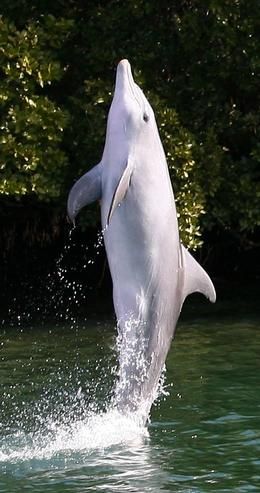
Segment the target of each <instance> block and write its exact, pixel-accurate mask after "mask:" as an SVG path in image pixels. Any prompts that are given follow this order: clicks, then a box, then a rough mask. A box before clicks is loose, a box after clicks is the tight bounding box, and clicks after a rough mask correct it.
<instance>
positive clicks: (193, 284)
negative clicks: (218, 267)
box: [180, 245, 216, 303]
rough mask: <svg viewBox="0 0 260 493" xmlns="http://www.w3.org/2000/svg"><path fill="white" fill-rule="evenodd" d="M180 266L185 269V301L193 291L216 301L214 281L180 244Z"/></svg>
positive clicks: (213, 301)
mask: <svg viewBox="0 0 260 493" xmlns="http://www.w3.org/2000/svg"><path fill="white" fill-rule="evenodd" d="M180 250H181V251H180V263H181V265H180V268H181V269H182V270H183V301H184V300H185V298H186V297H187V296H188V295H189V294H191V293H195V292H198V293H201V294H204V296H206V298H208V299H209V300H210V301H211V302H212V303H215V301H216V291H215V288H214V286H213V283H212V281H211V279H210V277H209V276H208V274H207V273H206V272H205V270H204V269H203V268H202V267H201V265H200V264H199V263H198V262H197V261H196V260H195V258H193V257H192V255H191V254H190V253H189V252H188V250H186V248H185V247H184V246H183V245H181V246H180Z"/></svg>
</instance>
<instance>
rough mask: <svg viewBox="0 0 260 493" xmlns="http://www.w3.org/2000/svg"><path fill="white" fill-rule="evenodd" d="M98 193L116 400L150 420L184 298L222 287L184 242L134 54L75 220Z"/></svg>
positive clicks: (74, 198)
mask: <svg viewBox="0 0 260 493" xmlns="http://www.w3.org/2000/svg"><path fill="white" fill-rule="evenodd" d="M95 200H99V201H100V203H101V222H102V228H103V235H104V244H105V249H106V254H107V258H108V263H109V268H110V273H111V277H112V282H113V301H114V308H115V313H116V317H117V322H118V333H119V335H118V347H119V378H118V382H117V385H116V388H115V396H114V404H115V406H116V407H117V408H118V409H119V410H120V411H121V412H124V413H131V412H137V413H140V414H141V415H142V416H143V419H144V421H146V419H147V418H148V415H149V412H150V408H151V405H152V403H153V401H154V399H155V397H156V395H157V389H158V385H159V382H160V377H161V374H162V370H163V368H164V365H165V360H166V356H167V353H168V351H169V348H170V345H171V341H172V339H173V336H174V332H175V327H176V324H177V320H178V317H179V314H180V311H181V308H182V305H183V302H184V300H185V298H186V297H187V296H188V295H189V294H191V293H193V292H196V291H197V292H199V293H202V294H203V295H205V296H206V297H207V298H209V300H210V301H211V302H215V300H216V293H215V289H214V286H213V284H212V281H211V279H210V278H209V276H208V274H207V273H206V272H205V271H204V270H203V268H202V267H201V266H200V265H199V264H198V263H197V261H196V260H195V259H194V258H193V257H192V255H191V254H190V253H189V252H188V250H187V249H186V248H185V247H184V246H183V245H182V244H181V242H180V238H179V231H178V222H177V214H176V207H175V201H174V194H173V190H172V185H171V180H170V176H169V171H168V166H167V162H166V157H165V153H164V150H163V146H162V144H161V140H160V136H159V132H158V128H157V124H156V120H155V116H154V112H153V110H152V108H151V106H150V104H149V102H148V100H147V99H146V97H145V95H144V93H143V92H142V90H141V89H140V87H139V86H138V85H137V84H136V83H135V81H134V79H133V76H132V72H131V67H130V64H129V62H128V61H127V60H121V61H120V62H119V64H118V66H117V72H116V84H115V91H114V96H113V100H112V104H111V107H110V110H109V114H108V121H107V129H106V139H105V146H104V151H103V155H102V159H101V161H100V163H99V164H97V165H96V166H95V167H93V168H92V169H91V170H90V171H88V172H87V173H86V174H84V175H83V176H82V177H81V178H80V179H79V180H78V181H77V182H76V183H75V184H74V186H73V187H72V189H71V191H70V193H69V197H68V207H67V208H68V216H69V218H70V219H71V221H73V222H74V220H75V217H76V215H77V214H78V212H79V211H80V210H81V209H82V207H84V206H85V205H87V204H89V203H91V202H93V201H95Z"/></svg>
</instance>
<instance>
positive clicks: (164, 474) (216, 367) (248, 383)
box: [0, 317, 260, 493]
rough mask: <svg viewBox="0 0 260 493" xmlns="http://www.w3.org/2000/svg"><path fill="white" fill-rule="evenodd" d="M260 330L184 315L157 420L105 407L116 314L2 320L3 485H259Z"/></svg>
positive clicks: (192, 491)
mask: <svg viewBox="0 0 260 493" xmlns="http://www.w3.org/2000/svg"><path fill="white" fill-rule="evenodd" d="M259 329H260V327H259V321H257V320H254V321H253V320H251V321H243V320H235V319H234V320H231V319H230V318H229V319H228V318H226V319H222V320H220V321H218V322H216V319H210V318H209V317H207V318H204V320H197V321H196V320H194V319H193V322H192V323H190V322H181V323H180V324H179V328H178V331H177V335H176V340H175V342H174V344H173V345H172V348H171V351H170V354H169V357H168V359H167V376H166V381H165V383H164V391H165V392H167V393H168V394H169V395H168V396H165V395H163V396H162V397H161V399H160V400H159V402H158V403H157V405H156V406H155V407H153V409H152V413H151V420H150V423H149V425H148V427H143V426H140V425H139V423H138V422H136V421H135V420H134V419H131V417H130V418H126V417H121V416H120V415H118V414H117V413H116V412H115V411H113V410H108V411H106V407H107V403H108V402H109V400H110V399H111V395H112V391H113V385H114V382H115V379H116V375H117V371H118V369H117V366H116V354H115V342H116V341H115V329H114V327H113V323H112V322H109V321H106V322H104V321H100V322H99V323H97V322H96V321H92V322H91V321H89V322H87V323H86V322H85V323H84V325H82V326H78V327H77V328H73V327H71V326H70V324H68V325H67V326H66V325H65V326H60V327H55V326H54V325H53V326H52V325H49V326H48V327H39V328H37V326H34V327H32V328H30V329H29V328H27V329H26V328H23V327H21V326H20V327H18V328H11V329H10V328H8V327H7V328H6V329H5V330H4V329H2V330H1V334H0V345H1V346H0V347H1V356H0V357H1V367H0V372H1V379H0V384H1V407H0V413H1V414H0V492H1V493H7V492H8V493H15V492H26V491H28V492H29V491H30V492H33V493H38V492H52V493H55V492H62V493H63V492H80V493H84V492H91V491H93V492H104V493H109V492H140V493H144V492H154V493H155V492H158V491H163V492H175V493H206V492H218V493H227V492H236V493H244V492H247V493H248V492H259V491H260V392H259V376H260V358H259V353H260V330H259Z"/></svg>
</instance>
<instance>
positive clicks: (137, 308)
mask: <svg viewBox="0 0 260 493" xmlns="http://www.w3.org/2000/svg"><path fill="white" fill-rule="evenodd" d="M165 179H168V178H167V177H166V178H165ZM159 185H160V184H159ZM162 185H164V186H162V187H160V186H159V187H158V183H157V186H156V188H153V186H152V184H150V188H149V184H148V185H147V184H144V185H143V186H142V183H141V186H140V177H138V176H137V177H136V181H134V179H133V182H132V183H131V186H130V187H129V190H128V192H127V195H126V197H125V198H124V200H123V202H122V204H121V205H120V206H118V207H117V209H116V210H115V212H114V213H113V217H112V219H111V222H110V224H109V227H108V228H107V229H106V230H105V232H104V240H105V246H106V251H107V256H108V262H109V267H110V272H111V276H112V280H113V296H114V305H115V311H116V315H117V320H118V322H119V326H120V327H121V328H122V329H123V326H124V324H125V323H127V322H128V321H129V319H130V320H134V321H135V324H133V328H132V336H133V337H136V336H137V335H138V336H141V334H140V333H141V331H142V332H143V334H142V335H143V336H144V337H145V339H146V342H145V344H146V355H147V357H148V356H149V355H150V354H151V353H152V352H156V348H157V347H158V348H160V361H159V367H160V368H159V367H158V368H159V370H158V371H159V373H160V370H161V366H162V365H161V361H162V364H164V361H165V357H166V354H167V351H168V349H169V345H170V342H171V339H172V336H173V332H174V328H175V324H176V321H177V318H178V315H179V311H180V308H181V306H180V303H178V298H180V297H178V296H177V295H178V286H179V279H178V264H179V262H178V255H179V236H178V229H177V227H176V211H175V205H174V201H173V196H172V191H171V189H170V187H168V184H167V182H166V186H165V183H163V184H162ZM158 189H159V190H160V189H161V190H162V189H163V190H164V194H163V195H162V196H159V195H156V194H158ZM176 298H177V299H176ZM123 330H124V329H123ZM128 337H129V335H128Z"/></svg>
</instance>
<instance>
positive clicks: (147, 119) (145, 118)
mask: <svg viewBox="0 0 260 493" xmlns="http://www.w3.org/2000/svg"><path fill="white" fill-rule="evenodd" d="M143 120H144V122H148V121H149V116H148V115H147V113H144V114H143Z"/></svg>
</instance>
